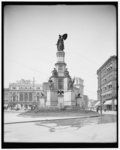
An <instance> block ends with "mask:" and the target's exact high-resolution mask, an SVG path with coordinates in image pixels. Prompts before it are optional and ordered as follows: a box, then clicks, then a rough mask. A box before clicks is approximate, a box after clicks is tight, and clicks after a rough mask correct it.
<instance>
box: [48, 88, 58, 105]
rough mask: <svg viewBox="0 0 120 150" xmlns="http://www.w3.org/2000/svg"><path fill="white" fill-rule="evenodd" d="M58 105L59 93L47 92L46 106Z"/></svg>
mask: <svg viewBox="0 0 120 150" xmlns="http://www.w3.org/2000/svg"><path fill="white" fill-rule="evenodd" d="M57 104H58V96H57V91H51V90H49V91H47V102H46V106H57Z"/></svg>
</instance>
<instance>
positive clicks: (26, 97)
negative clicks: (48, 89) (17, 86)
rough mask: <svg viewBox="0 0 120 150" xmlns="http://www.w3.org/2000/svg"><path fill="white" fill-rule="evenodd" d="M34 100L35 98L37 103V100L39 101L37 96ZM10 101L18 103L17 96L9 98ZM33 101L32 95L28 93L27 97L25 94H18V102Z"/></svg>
mask: <svg viewBox="0 0 120 150" xmlns="http://www.w3.org/2000/svg"><path fill="white" fill-rule="evenodd" d="M36 98H37V101H39V99H40V96H39V95H37V96H36ZM11 99H12V100H13V101H14V102H15V101H18V96H17V95H13V96H12V97H11ZM32 100H33V95H32V93H29V95H28V94H27V93H25V94H22V93H21V94H20V98H19V101H32Z"/></svg>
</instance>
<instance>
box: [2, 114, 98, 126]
mask: <svg viewBox="0 0 120 150" xmlns="http://www.w3.org/2000/svg"><path fill="white" fill-rule="evenodd" d="M92 117H100V115H94V116H81V117H71V118H53V119H49V118H48V119H43V120H40V119H39V120H30V121H17V122H6V123H4V124H5V125H8V124H17V123H31V122H40V121H51V120H68V119H80V118H82V119H83V118H92Z"/></svg>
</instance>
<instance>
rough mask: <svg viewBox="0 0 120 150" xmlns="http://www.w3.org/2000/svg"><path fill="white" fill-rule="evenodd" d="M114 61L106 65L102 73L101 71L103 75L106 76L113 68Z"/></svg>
mask: <svg viewBox="0 0 120 150" xmlns="http://www.w3.org/2000/svg"><path fill="white" fill-rule="evenodd" d="M112 68H113V67H112V63H111V64H110V65H109V67H107V66H106V67H105V68H104V69H103V70H102V73H101V77H103V76H105V75H106V74H108V73H109V72H110V71H111V70H112Z"/></svg>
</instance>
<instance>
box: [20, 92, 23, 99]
mask: <svg viewBox="0 0 120 150" xmlns="http://www.w3.org/2000/svg"><path fill="white" fill-rule="evenodd" d="M20 101H23V93H20Z"/></svg>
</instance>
